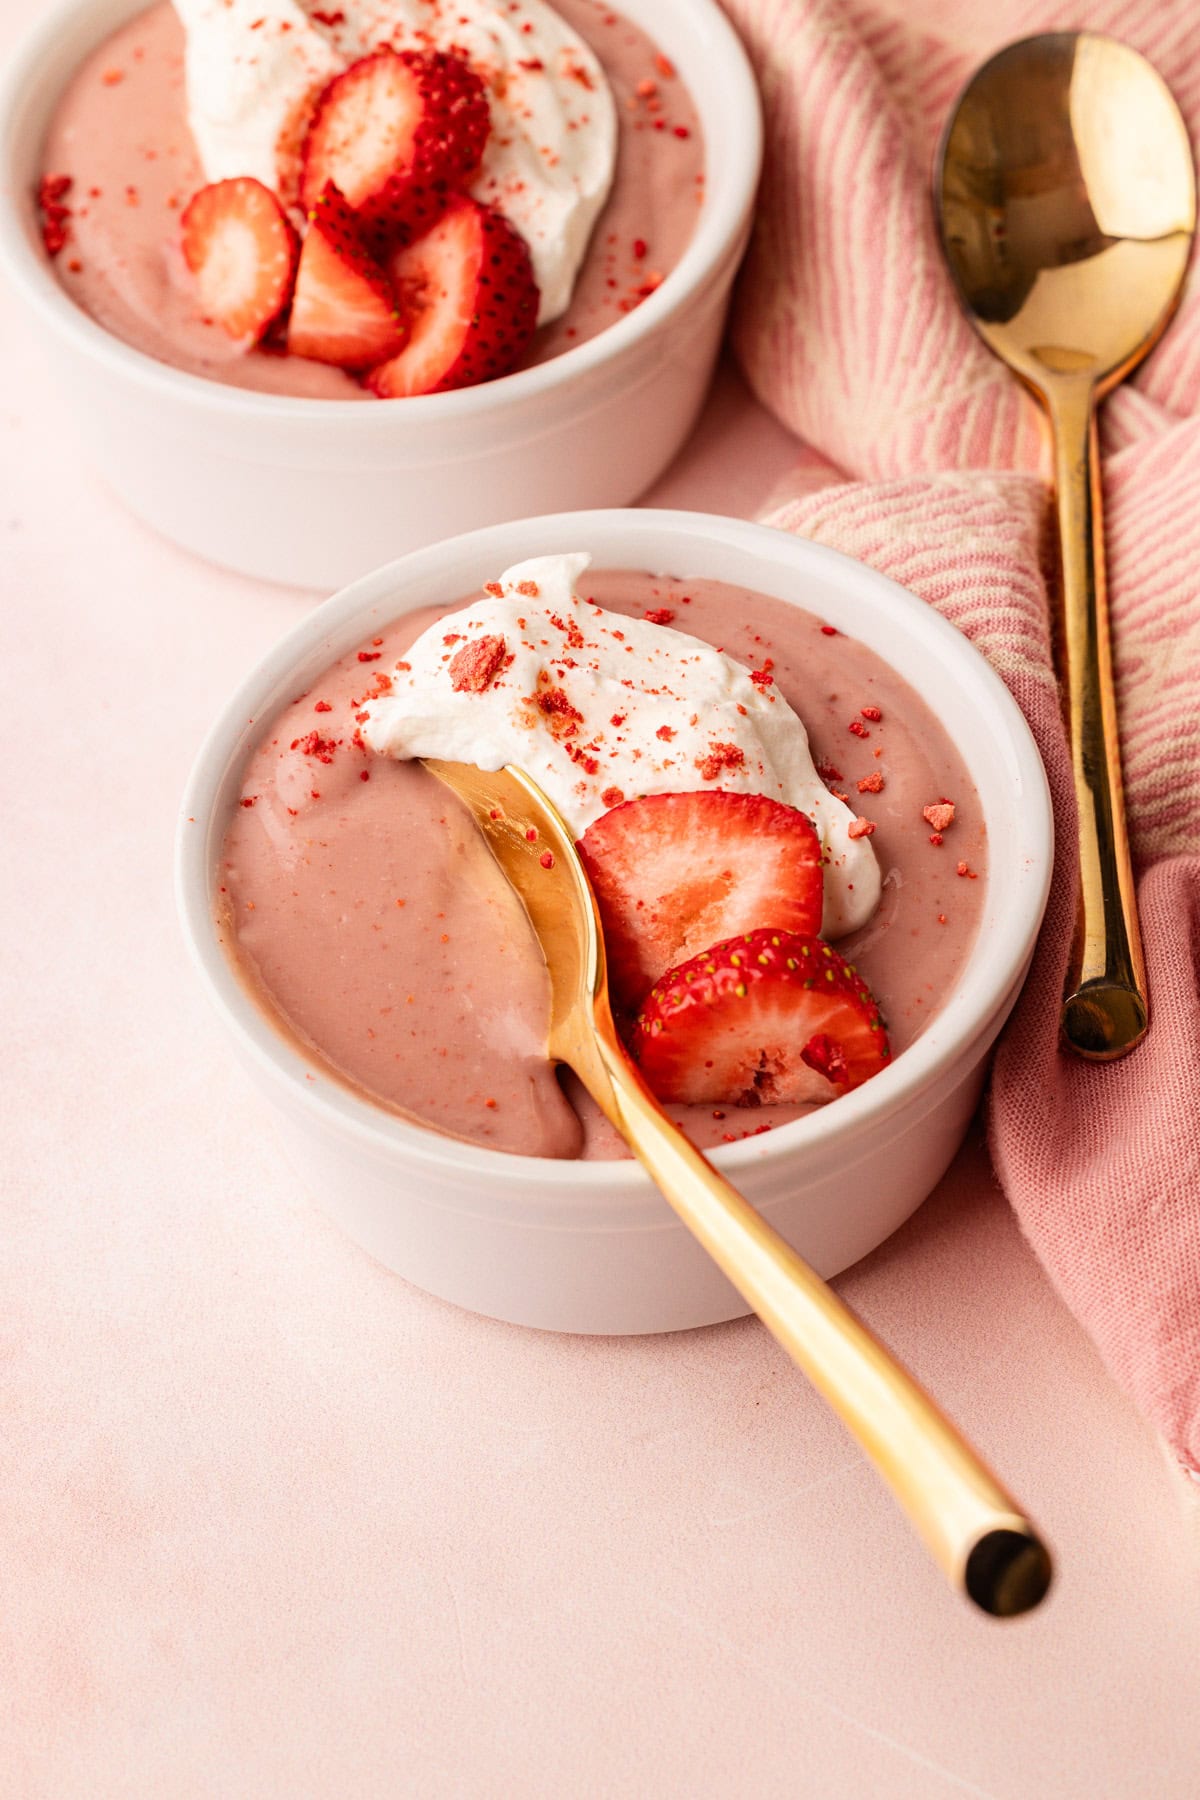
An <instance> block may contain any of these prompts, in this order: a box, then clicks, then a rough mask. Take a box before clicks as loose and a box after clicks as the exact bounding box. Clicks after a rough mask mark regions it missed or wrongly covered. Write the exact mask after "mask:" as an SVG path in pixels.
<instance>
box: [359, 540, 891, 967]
mask: <svg viewBox="0 0 1200 1800" xmlns="http://www.w3.org/2000/svg"><path fill="white" fill-rule="evenodd" d="M590 563H591V557H590V556H588V555H586V554H583V553H580V554H577V555H571V556H541V557H535V558H533V559H532V560H531V561H529V562H523V563H518V564H517V565H516V566H515V567H514V568H511V569H509V570H507V571H506V572H505V574H503V575H502V576H501V577H500V580H499V581H496V582H491V583H489V585H488V587H487V588H486V589H485V591H484V595H483V597H482V598H481V599H479V600H477V601H475V602H473V603H472V604H471V605H470V606H468V607H464V608H463V609H462V610H461V611H460V612H456V613H451V614H448V615H447V616H446V617H445V618H442V619H439V620H438V621H437V623H436V624H435V625H432V626H430V628H429V630H428V631H425V632H423V633H422V634H421V636H420V637H419V638H418V639H417V640H416V642H415V643H414V644H413V645H412V647H411V649H409V650H407V651H405V654H404V657H403V660H402V661H401V662H400V663H399V664H398V666H397V667H396V668H395V669H393V670H389V671H388V679H389V682H390V686H389V688H388V691H387V692H386V693H385V694H383V695H380V696H379V697H377V698H373V699H371V700H369V701H364V703H363V706H364V711H365V713H366V717H365V719H364V718H362V715H361V714H360V715H359V716H360V720H361V722H362V731H363V737H364V738H365V740H366V742H367V744H368V745H369V747H370V748H371V749H372V750H374V751H377V752H379V753H380V754H382V755H385V756H394V757H399V758H401V759H406V758H409V757H416V756H434V757H443V758H445V759H446V760H447V761H451V762H465V763H472V764H473V765H474V766H475V767H476V768H480V769H500V768H503V767H504V765H505V764H506V763H513V764H515V765H516V766H517V767H519V768H521V769H524V770H525V772H526V773H527V774H529V775H531V776H532V777H533V779H534V780H535V781H536V782H537V783H538V784H539V785H540V786H541V787H542V789H543V790H544V791H545V793H546V794H547V795H548V796H549V798H550V799H551V800H552V801H553V802H554V804H555V806H556V807H557V808H558V810H559V812H560V813H561V814H562V816H563V818H564V819H565V820H566V821H567V823H568V825H569V826H570V827H571V830H572V831H573V832H574V834H575V836H576V837H577V838H579V837H582V836H583V833H584V832H585V831H586V830H587V828H588V826H589V825H590V824H591V823H592V821H593V820H594V819H598V818H599V817H600V815H601V814H602V813H604V812H607V811H608V810H609V808H610V807H612V806H616V805H618V804H619V803H620V801H621V800H632V799H635V798H636V797H638V796H640V795H644V794H662V793H672V792H677V793H678V792H696V791H700V790H703V789H704V788H706V787H712V788H724V789H727V790H728V791H729V792H731V793H740V794H766V795H768V796H769V797H770V798H771V799H773V800H782V801H783V802H784V803H785V804H786V805H788V806H794V807H796V808H797V809H798V810H799V811H801V812H804V813H807V814H808V816H809V818H810V819H811V820H812V821H813V824H814V826H815V827H816V831H817V836H818V837H819V838H820V840H821V844H822V847H823V849H824V851H825V855H826V858H827V862H826V868H825V909H824V917H823V920H822V927H821V928H822V932H823V933H824V935H825V936H826V937H841V936H843V935H844V934H845V933H846V932H849V931H854V930H855V929H856V928H857V927H858V926H860V925H863V924H865V923H866V921H867V919H868V918H869V917H870V916H871V914H872V913H873V912H874V910H875V908H876V906H877V905H878V903H879V894H880V873H879V864H878V862H877V861H876V858H875V853H874V851H873V850H872V849H871V846H870V843H869V842H868V840H867V839H866V838H865V837H855V838H852V837H851V836H850V835H849V829H850V826H851V825H852V824H853V822H854V814H853V813H852V812H851V811H850V809H849V808H848V807H847V806H845V805H843V803H842V802H841V801H840V800H838V799H837V798H836V797H835V796H834V795H833V794H831V793H830V792H829V789H828V788H827V787H826V786H825V783H824V782H823V781H822V780H821V778H820V776H819V775H818V774H817V771H816V769H815V768H814V767H813V760H812V756H811V755H810V753H809V748H808V733H807V732H806V731H805V729H804V725H803V723H802V721H801V720H800V719H799V718H798V717H797V715H796V714H795V713H794V712H793V710H792V708H791V707H790V706H789V705H788V703H787V701H786V700H785V699H784V697H783V695H782V694H781V693H780V692H779V690H778V689H777V688H776V687H775V685H774V683H773V682H770V681H768V680H766V679H764V676H763V672H762V671H751V670H749V669H747V668H745V667H744V666H743V665H742V664H741V663H739V662H735V661H734V659H733V658H732V657H730V656H727V655H726V654H725V652H724V651H721V650H716V649H714V648H713V646H712V645H711V644H706V643H704V642H703V641H702V640H701V639H699V638H694V637H690V636H689V635H688V634H687V633H686V632H682V631H677V630H675V629H674V628H673V627H668V626H666V625H661V624H655V623H653V621H651V620H649V619H632V618H628V617H627V616H626V615H625V614H624V613H614V612H606V611H605V610H604V609H603V608H601V607H598V606H594V605H593V604H592V603H591V602H590V601H587V600H581V599H580V598H579V597H578V595H577V593H576V591H575V590H576V586H577V584H578V582H579V579H580V577H581V576H582V574H583V572H584V570H585V569H587V568H588V566H589V564H590ZM755 673H757V674H758V680H755V679H754V676H755Z"/></svg>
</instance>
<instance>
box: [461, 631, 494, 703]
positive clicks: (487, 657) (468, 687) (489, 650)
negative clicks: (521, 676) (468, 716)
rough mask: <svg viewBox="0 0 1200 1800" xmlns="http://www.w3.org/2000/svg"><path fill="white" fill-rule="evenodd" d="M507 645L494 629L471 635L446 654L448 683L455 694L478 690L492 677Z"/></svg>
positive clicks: (483, 687) (492, 678) (487, 683)
mask: <svg viewBox="0 0 1200 1800" xmlns="http://www.w3.org/2000/svg"><path fill="white" fill-rule="evenodd" d="M507 654H508V645H507V644H506V643H505V641H504V639H503V638H502V637H499V636H498V635H496V634H495V633H491V634H489V635H488V636H487V637H480V638H474V639H472V641H471V642H470V643H469V644H464V645H463V647H462V649H461V650H459V651H456V652H455V654H454V655H453V656H452V657H451V658H450V668H449V671H448V673H449V676H450V685H451V687H452V688H453V689H454V691H455V693H456V694H482V693H483V691H484V689H485V688H487V687H490V686H491V684H492V682H493V681H494V680H495V678H496V673H497V671H498V669H499V668H500V665H501V663H502V662H503V661H504V658H505V656H506V655H507Z"/></svg>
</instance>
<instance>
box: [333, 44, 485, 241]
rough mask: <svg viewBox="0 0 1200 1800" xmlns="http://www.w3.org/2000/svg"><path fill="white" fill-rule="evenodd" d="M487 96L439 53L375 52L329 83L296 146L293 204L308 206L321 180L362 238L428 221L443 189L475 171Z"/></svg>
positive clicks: (473, 77)
mask: <svg viewBox="0 0 1200 1800" xmlns="http://www.w3.org/2000/svg"><path fill="white" fill-rule="evenodd" d="M490 122H491V121H490V117H489V113H488V98H487V89H486V88H485V86H484V84H483V82H482V81H481V80H480V78H479V76H478V75H477V74H476V73H475V71H474V69H472V67H471V66H470V64H469V63H467V62H464V61H463V59H462V57H460V56H453V55H450V54H448V53H447V52H445V51H441V50H436V51H420V50H401V51H396V50H377V51H375V53H374V54H373V55H371V56H364V57H362V58H361V59H360V60H359V61H358V62H356V63H352V64H351V65H350V67H349V68H348V69H346V70H344V71H343V72H342V74H340V75H335V76H334V78H333V80H332V81H331V82H330V83H329V85H328V87H326V88H325V90H324V92H323V93H322V94H321V96H320V98H319V99H318V101H317V106H316V111H315V113H314V115H313V121H312V124H311V125H310V127H309V131H308V136H307V138H306V140H305V144H304V151H303V157H304V167H303V172H302V174H301V180H300V197H301V200H302V202H303V204H304V206H305V208H306V209H307V208H309V207H312V206H313V205H315V204H316V201H317V198H318V196H319V195H320V194H322V193H323V192H324V190H325V184H326V182H327V181H332V182H334V183H335V184H336V186H337V187H339V188H340V189H341V191H342V193H343V194H344V195H345V196H346V199H347V200H348V202H349V203H350V205H351V206H352V207H354V209H355V211H356V212H358V213H360V214H361V216H362V222H363V229H364V231H366V232H367V233H368V234H376V233H379V232H382V231H385V230H389V229H390V230H392V231H400V230H403V229H405V228H407V229H408V230H409V231H411V230H412V229H413V228H414V225H415V222H416V221H417V220H420V219H423V220H424V222H426V223H428V222H429V219H430V218H431V216H432V213H433V211H434V210H436V207H435V205H434V203H433V201H432V199H431V196H430V193H429V190H431V189H435V190H436V191H437V193H438V194H440V196H441V203H444V200H445V199H446V198H447V197H448V195H449V192H450V190H451V189H452V188H453V187H455V186H461V185H462V184H463V183H465V182H466V181H468V180H469V179H470V177H471V176H472V175H474V173H475V171H476V170H477V169H478V167H479V161H480V158H481V157H482V155H483V149H484V145H485V144H486V143H487V136H488V130H489V127H490Z"/></svg>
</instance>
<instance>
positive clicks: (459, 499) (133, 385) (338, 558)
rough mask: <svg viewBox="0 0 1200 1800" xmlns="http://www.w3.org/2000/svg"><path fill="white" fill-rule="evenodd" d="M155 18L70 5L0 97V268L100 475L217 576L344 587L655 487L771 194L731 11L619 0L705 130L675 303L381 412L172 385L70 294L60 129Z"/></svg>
mask: <svg viewBox="0 0 1200 1800" xmlns="http://www.w3.org/2000/svg"><path fill="white" fill-rule="evenodd" d="M144 3H145V0H66V4H65V5H62V6H61V7H59V8H58V9H56V10H55V11H54V12H53V13H52V14H51V15H50V17H49V18H47V19H45V20H44V21H43V22H42V23H41V24H40V25H39V26H38V27H37V28H36V29H35V30H34V32H33V33H32V34H31V35H30V37H29V38H28V39H27V40H26V42H25V44H24V46H23V48H22V49H21V50H20V51H19V52H18V54H17V55H16V57H15V58H14V60H13V62H12V65H11V66H10V69H9V73H8V78H7V80H6V82H5V84H4V88H3V92H2V93H0V263H2V264H4V265H6V266H7V269H8V272H9V274H10V276H11V278H12V280H13V282H14V284H15V285H16V287H17V289H18V290H19V292H20V293H21V294H22V295H23V296H24V298H25V300H26V302H27V304H28V305H29V306H30V308H31V309H32V312H33V315H34V317H35V318H36V320H37V322H38V324H39V325H40V326H41V328H42V330H43V333H44V334H45V336H46V337H47V338H48V339H49V344H50V350H51V354H52V358H53V362H54V364H55V365H56V366H57V367H58V369H59V371H60V373H61V377H62V380H63V382H64V384H65V388H66V391H67V392H68V393H69V394H70V395H71V398H72V401H73V403H74V405H75V409H76V413H77V417H78V422H79V427H80V430H81V432H82V434H83V436H84V438H85V440H86V442H87V444H88V447H89V449H90V450H91V453H92V455H93V456H94V457H95V460H96V462H97V465H98V466H99V468H100V469H101V470H102V472H103V474H104V476H105V478H106V479H107V480H108V481H109V482H110V483H111V484H112V486H113V487H114V488H115V489H116V491H117V493H118V494H119V495H120V496H121V498H122V499H123V500H124V501H125V502H126V503H127V504H128V505H129V506H130V507H131V508H132V510H133V511H134V512H135V513H137V514H138V515H139V516H140V517H141V518H143V519H144V520H145V521H146V522H147V523H148V524H150V525H153V526H155V527H156V528H157V529H158V530H159V531H161V532H163V533H164V534H165V535H166V536H167V537H170V538H173V539H174V540H175V541H176V542H177V543H179V544H182V545H183V546H184V547H185V549H188V550H193V551H195V552H196V553H197V554H198V555H200V556H204V557H207V558H209V559H210V560H211V561H213V562H218V563H224V564H226V565H228V566H229V567H231V568H235V569H240V570H242V571H243V572H244V573H246V574H250V575H258V576H262V577H265V578H266V579H267V580H271V581H285V582H291V583H295V584H296V585H298V586H302V587H319V588H325V589H328V588H332V587H337V586H340V585H341V584H342V583H344V582H347V581H351V580H353V579H354V577H355V576H357V575H361V574H362V573H363V572H364V571H365V570H367V569H371V568H374V567H376V566H377V565H378V564H379V563H381V562H384V561H386V560H387V559H388V558H389V557H394V556H398V555H400V554H401V553H402V552H404V551H406V550H411V549H414V548H416V547H417V546H419V545H422V544H428V543H432V542H434V541H435V540H437V539H439V538H443V537H449V536H452V535H454V533H456V532H460V531H466V530H468V529H470V528H471V527H472V526H477V525H486V524H489V523H492V522H493V521H496V520H502V519H512V518H516V517H519V516H521V515H523V514H527V513H529V512H537V511H550V510H555V509H558V508H560V507H578V506H597V505H599V506H616V505H623V504H624V503H625V502H627V501H629V500H633V499H636V497H637V496H638V494H640V493H642V492H644V491H645V489H646V488H647V487H649V485H650V484H651V482H653V481H654V480H655V478H656V477H657V476H658V475H659V474H660V473H661V472H662V470H663V469H665V467H666V466H667V464H668V463H669V462H670V460H671V458H672V457H673V456H674V455H675V453H676V451H677V450H678V449H679V448H680V446H681V445H682V443H683V441H684V439H685V438H686V436H687V434H688V432H689V431H690V429H691V427H692V425H693V423H694V422H695V418H696V415H697V413H698V412H699V409H700V406H701V404H702V402H703V399H704V394H705V391H706V388H707V385H708V381H709V377H710V375H711V373H712V368H713V363H714V361H715V359H716V355H717V350H718V347H719V345H720V340H721V332H722V328H723V326H724V322H725V314H726V311H727V309H728V303H729V294H730V289H731V287H732V284H733V278H734V275H735V273H736V271H737V266H738V263H739V262H740V260H741V256H742V252H743V251H744V249H745V246H746V240H747V237H748V235H749V230H750V217H751V211H752V208H753V204H754V195H755V190H756V188H757V184H758V172H759V163H760V158H761V148H762V125H761V118H760V111H759V102H758V90H757V88H756V86H755V83H754V77H753V75H752V74H751V71H750V66H749V63H748V62H747V60H746V55H745V52H744V51H743V49H742V47H741V44H740V42H739V41H738V38H737V36H736V34H735V32H734V30H733V28H732V26H731V25H730V24H729V23H728V21H727V20H726V18H725V16H724V14H723V13H722V12H721V10H720V8H719V7H718V6H717V5H716V4H715V0H618V10H619V11H621V12H622V13H625V14H626V15H627V16H628V17H629V18H630V19H632V20H634V21H635V22H636V23H637V24H639V25H641V26H643V27H644V29H645V30H646V31H648V32H649V33H650V34H651V35H652V37H653V38H654V39H655V41H656V42H657V43H659V44H660V45H661V46H662V48H663V50H664V51H665V52H666V54H667V55H668V56H669V57H670V58H671V60H672V62H674V64H675V65H676V67H677V69H678V70H679V73H680V75H681V77H682V79H683V80H684V82H685V83H686V85H687V87H688V88H689V90H690V92H691V94H692V97H693V99H694V101H695V103H696V106H697V108H698V110H699V113H700V118H701V122H702V125H703V129H704V138H705V166H706V190H705V192H706V199H705V204H704V207H703V208H702V210H701V212H700V215H699V221H698V224H697V227H696V232H695V236H694V237H693V239H692V241H691V243H690V244H689V246H688V248H687V250H686V251H685V253H684V255H683V257H682V259H681V260H680V262H679V263H678V264H677V266H676V267H675V268H674V269H673V270H672V271H671V272H670V274H669V275H668V276H667V279H666V280H665V281H664V282H663V284H662V286H661V287H660V288H659V289H658V291H657V292H656V293H655V294H653V295H652V296H651V297H650V298H649V299H648V300H646V301H644V302H643V304H642V305H641V306H639V307H638V308H637V310H636V311H635V312H632V313H630V314H629V315H628V316H627V317H626V318H624V319H622V320H621V321H620V322H619V323H617V324H615V325H612V326H610V327H609V328H608V329H607V330H606V331H603V332H601V333H600V334H599V335H598V336H597V337H595V338H592V339H590V340H589V341H588V342H587V343H584V344H581V345H579V346H578V348H576V349H574V350H569V351H567V352H566V353H565V354H564V355H562V356H558V357H555V358H554V359H553V360H552V361H550V362H546V363H542V364H540V365H538V366H537V367H535V368H531V369H525V370H521V371H519V372H518V373H517V374H515V375H506V376H504V377H502V378H501V379H500V380H499V381H494V382H490V383H488V384H487V385H485V386H483V387H476V388H466V389H463V390H461V391H459V392H457V393H450V394H429V395H423V396H421V397H420V398H416V399H409V400H395V401H375V402H367V401H362V402H359V401H339V400H301V399H295V398H291V397H287V396H280V395H274V394H258V393H249V392H246V391H244V390H241V389H237V388H232V387H227V386H223V385H221V384H220V383H218V382H213V381H205V380H203V379H202V378H200V377H198V376H195V375H191V374H187V373H184V372H182V371H180V370H178V369H173V368H169V367H168V366H167V365H166V364H165V363H161V362H157V361H156V360H155V359H154V358H152V357H149V356H146V355H143V354H142V353H141V352H140V351H138V350H134V349H131V348H130V347H129V346H128V345H127V344H124V343H122V342H121V340H120V339H118V338H115V337H113V336H112V334H111V333H110V332H107V331H105V330H104V329H103V327H102V326H100V325H98V324H96V322H95V321H94V320H93V319H91V318H89V317H88V315H87V314H86V313H84V312H82V311H81V310H80V308H79V307H77V306H76V305H75V304H74V302H73V301H72V300H71V299H69V298H68V296H67V295H66V293H64V291H63V289H62V288H61V287H60V286H59V283H58V281H57V280H56V278H55V276H54V273H53V271H52V269H51V268H50V265H49V263H48V261H47V259H46V256H45V254H44V252H43V250H42V246H41V243H40V240H39V236H38V231H37V223H36V218H35V213H34V204H33V195H34V190H35V187H36V184H37V180H38V177H39V174H40V173H41V169H40V159H41V146H42V141H43V139H44V136H45V132H46V127H47V124H48V122H49V119H50V116H51V113H52V111H53V109H54V106H55V104H56V102H57V100H58V97H59V95H60V94H61V92H62V89H63V87H64V86H65V84H66V82H67V81H68V79H69V77H70V76H71V74H72V73H73V71H74V70H75V68H76V67H77V66H78V64H79V63H80V62H81V61H82V59H83V58H84V56H85V55H87V53H88V52H89V51H90V50H92V49H94V48H95V46H96V45H97V44H98V43H100V42H101V41H102V40H103V39H104V38H105V37H106V36H107V35H108V34H109V33H110V32H111V31H113V30H114V29H115V28H116V27H117V26H118V25H120V24H122V23H123V22H124V21H125V20H126V19H127V18H129V17H130V16H131V15H132V14H134V13H136V12H138V11H140V10H142V6H143V5H144Z"/></svg>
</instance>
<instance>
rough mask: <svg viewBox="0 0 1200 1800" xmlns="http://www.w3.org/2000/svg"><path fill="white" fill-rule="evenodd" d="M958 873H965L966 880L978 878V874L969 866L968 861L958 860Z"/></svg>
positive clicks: (976, 879)
mask: <svg viewBox="0 0 1200 1800" xmlns="http://www.w3.org/2000/svg"><path fill="white" fill-rule="evenodd" d="M958 873H959V874H960V875H965V876H966V878H967V880H968V881H978V880H979V877H978V875H977V874H976V873H975V871H974V869H973V868H971V866H970V864H969V863H965V862H960V863H959V865H958Z"/></svg>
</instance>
